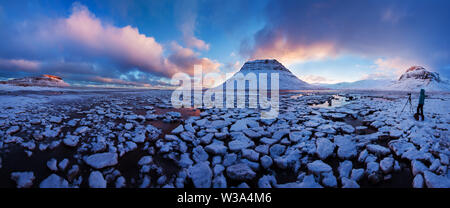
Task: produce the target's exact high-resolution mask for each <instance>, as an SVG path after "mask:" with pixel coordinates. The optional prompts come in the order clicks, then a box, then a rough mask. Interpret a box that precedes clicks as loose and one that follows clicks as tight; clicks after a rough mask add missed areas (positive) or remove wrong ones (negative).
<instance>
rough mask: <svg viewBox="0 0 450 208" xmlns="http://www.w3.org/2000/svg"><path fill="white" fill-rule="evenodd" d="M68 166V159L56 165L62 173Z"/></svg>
mask: <svg viewBox="0 0 450 208" xmlns="http://www.w3.org/2000/svg"><path fill="white" fill-rule="evenodd" d="M68 164H69V159H67V158H64V159H63V160H61V162H59V163H58V168H59V170H61V171H64V170H65V169H66V168H67V165H68Z"/></svg>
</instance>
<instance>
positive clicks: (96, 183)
mask: <svg viewBox="0 0 450 208" xmlns="http://www.w3.org/2000/svg"><path fill="white" fill-rule="evenodd" d="M89 187H91V188H106V180H105V178H103V174H102V173H101V172H100V171H93V172H91V174H90V175H89Z"/></svg>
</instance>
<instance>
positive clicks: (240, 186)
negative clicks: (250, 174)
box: [236, 182, 250, 188]
mask: <svg viewBox="0 0 450 208" xmlns="http://www.w3.org/2000/svg"><path fill="white" fill-rule="evenodd" d="M236 188H250V186H249V185H248V184H247V183H245V182H242V183H241V184H239V185H238V186H236Z"/></svg>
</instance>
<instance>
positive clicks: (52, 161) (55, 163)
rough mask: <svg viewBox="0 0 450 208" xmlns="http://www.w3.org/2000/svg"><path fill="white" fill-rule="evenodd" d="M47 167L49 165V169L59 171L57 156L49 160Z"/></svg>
mask: <svg viewBox="0 0 450 208" xmlns="http://www.w3.org/2000/svg"><path fill="white" fill-rule="evenodd" d="M47 167H48V169H50V170H52V171H57V170H58V161H56V159H55V158H52V159H50V160H49V161H47Z"/></svg>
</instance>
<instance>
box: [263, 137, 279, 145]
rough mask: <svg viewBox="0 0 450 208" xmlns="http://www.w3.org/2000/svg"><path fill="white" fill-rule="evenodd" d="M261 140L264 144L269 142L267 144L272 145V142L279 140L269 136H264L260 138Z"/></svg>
mask: <svg viewBox="0 0 450 208" xmlns="http://www.w3.org/2000/svg"><path fill="white" fill-rule="evenodd" d="M259 142H261V143H263V144H267V145H272V144H274V143H275V142H277V140H275V139H269V138H266V137H264V138H261V139H260V140H259Z"/></svg>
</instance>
